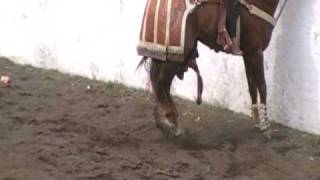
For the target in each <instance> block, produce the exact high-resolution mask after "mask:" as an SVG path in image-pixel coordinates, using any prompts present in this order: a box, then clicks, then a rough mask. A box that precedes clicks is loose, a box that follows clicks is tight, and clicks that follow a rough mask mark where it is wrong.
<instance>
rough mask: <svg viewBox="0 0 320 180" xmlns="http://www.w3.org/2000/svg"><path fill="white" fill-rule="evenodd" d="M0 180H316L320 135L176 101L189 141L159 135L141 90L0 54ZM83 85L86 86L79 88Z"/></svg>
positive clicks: (146, 96)
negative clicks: (269, 128) (265, 128)
mask: <svg viewBox="0 0 320 180" xmlns="http://www.w3.org/2000/svg"><path fill="white" fill-rule="evenodd" d="M0 74H8V75H10V76H11V78H12V86H11V87H5V86H4V85H3V84H1V85H0V180H173V179H174V180H175V179H177V180H222V179H226V180H233V179H235V180H320V138H319V137H316V136H312V135H309V134H305V133H301V132H298V131H295V130H292V129H289V128H285V127H282V126H280V125H274V135H273V138H272V139H271V140H268V139H267V138H266V137H265V135H263V134H261V133H260V132H259V131H257V130H256V129H255V128H254V127H253V124H252V122H251V121H250V119H249V117H248V116H245V115H241V114H236V113H233V112H231V111H228V110H224V109H219V108H214V107H210V106H208V105H201V106H197V105H195V103H194V102H188V101H185V100H181V99H178V98H175V99H176V101H177V103H178V107H179V110H180V113H181V117H182V119H183V120H184V121H183V126H184V127H186V128H188V129H189V130H190V132H191V133H192V137H194V139H193V140H192V141H190V142H189V143H181V142H177V141H172V140H168V139H166V138H164V136H163V135H162V134H161V133H160V131H159V130H158V129H157V128H156V127H155V124H154V122H153V117H152V109H153V98H152V96H151V95H150V94H148V93H146V92H143V91H140V90H135V89H128V88H126V87H124V86H122V85H119V84H118V85H117V84H111V83H102V82H96V81H91V80H88V79H85V78H81V77H75V76H70V75H64V74H60V73H58V72H56V71H47V70H40V69H35V68H32V67H30V66H18V65H15V64H13V63H11V62H10V61H8V60H6V59H4V58H2V59H0ZM88 86H90V88H89V89H88Z"/></svg>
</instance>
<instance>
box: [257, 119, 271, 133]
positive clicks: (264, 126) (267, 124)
mask: <svg viewBox="0 0 320 180" xmlns="http://www.w3.org/2000/svg"><path fill="white" fill-rule="evenodd" d="M255 127H256V128H258V129H259V130H260V131H267V130H268V129H270V128H271V124H270V122H269V121H268V120H266V121H262V122H259V123H256V124H255Z"/></svg>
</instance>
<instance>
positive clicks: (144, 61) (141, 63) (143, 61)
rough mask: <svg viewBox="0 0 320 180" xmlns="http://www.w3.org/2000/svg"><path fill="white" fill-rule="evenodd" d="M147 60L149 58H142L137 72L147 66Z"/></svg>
mask: <svg viewBox="0 0 320 180" xmlns="http://www.w3.org/2000/svg"><path fill="white" fill-rule="evenodd" d="M147 60H148V57H145V56H143V57H142V59H141V60H140V62H139V64H138V65H137V67H136V72H137V71H138V70H140V69H141V67H142V66H143V65H145V64H146V62H147Z"/></svg>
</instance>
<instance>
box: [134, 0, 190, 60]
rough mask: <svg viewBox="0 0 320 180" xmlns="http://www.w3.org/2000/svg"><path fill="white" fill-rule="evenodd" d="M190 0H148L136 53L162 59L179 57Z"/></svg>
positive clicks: (182, 56)
mask: <svg viewBox="0 0 320 180" xmlns="http://www.w3.org/2000/svg"><path fill="white" fill-rule="evenodd" d="M195 6H196V3H195V2H194V0H191V1H190V0H148V2H147V5H146V8H145V13H144V17H143V22H142V27H141V31H140V39H139V44H138V47H137V51H138V54H139V55H141V56H145V57H151V58H155V59H159V60H163V61H167V60H174V61H183V60H184V58H185V56H184V44H185V31H186V22H187V17H188V15H189V14H190V12H191V11H192V10H193V9H194V7H195Z"/></svg>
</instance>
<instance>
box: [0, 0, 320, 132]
mask: <svg viewBox="0 0 320 180" xmlns="http://www.w3.org/2000/svg"><path fill="white" fill-rule="evenodd" d="M145 2H146V0H1V1H0V22H1V31H0V55H1V56H7V57H10V58H12V59H13V60H14V61H16V62H18V63H27V64H32V65H34V66H38V67H44V68H54V69H59V70H61V71H63V72H68V73H73V74H80V75H84V76H87V77H93V76H95V77H97V79H100V80H112V81H120V82H124V83H126V84H127V85H130V86H138V87H144V86H145V85H146V82H147V80H148V79H147V76H146V73H144V72H143V71H142V72H141V73H135V67H136V65H137V62H138V61H139V60H140V57H138V56H137V55H136V45H137V42H138V35H139V31H140V23H141V18H142V15H143V10H144V6H145ZM319 10H320V0H312V1H301V0H289V3H288V6H287V7H286V10H285V12H284V14H283V16H282V17H281V21H280V22H279V24H278V25H277V27H276V29H275V33H274V36H273V39H272V42H271V45H270V47H269V48H268V50H267V51H266V54H265V56H266V57H265V59H266V65H265V69H266V76H267V83H268V101H269V105H268V107H269V115H270V117H271V118H272V119H273V120H275V121H277V122H280V123H283V124H286V125H288V126H291V127H294V128H298V129H300V130H305V131H309V132H312V133H317V134H320V119H319V114H320V75H319V73H320V16H319V15H318V14H319V13H317V11H319ZM199 49H200V59H199V60H198V62H199V66H200V69H201V72H202V75H203V77H204V83H205V91H204V94H203V95H204V99H205V100H206V101H207V102H210V103H212V104H214V105H220V106H223V107H227V108H230V109H232V110H235V111H237V112H244V113H249V108H250V98H249V94H248V90H247V82H246V78H245V73H244V67H243V62H242V60H241V58H238V57H231V56H228V55H226V54H222V53H219V54H215V53H214V52H212V51H210V50H208V49H207V48H206V47H204V46H202V45H200V47H199ZM173 91H174V92H175V93H178V94H180V95H182V96H184V97H187V98H190V99H195V96H196V77H195V76H194V73H192V72H191V71H190V73H188V74H187V77H186V79H185V81H183V82H182V81H179V80H175V85H174V88H173Z"/></svg>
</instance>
